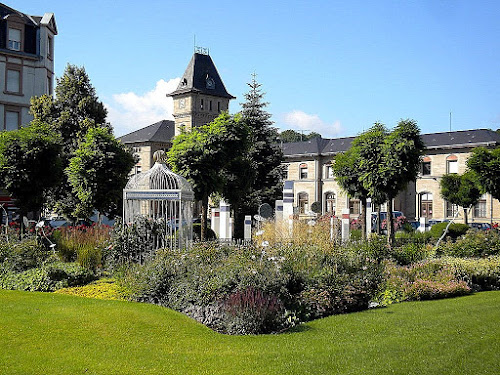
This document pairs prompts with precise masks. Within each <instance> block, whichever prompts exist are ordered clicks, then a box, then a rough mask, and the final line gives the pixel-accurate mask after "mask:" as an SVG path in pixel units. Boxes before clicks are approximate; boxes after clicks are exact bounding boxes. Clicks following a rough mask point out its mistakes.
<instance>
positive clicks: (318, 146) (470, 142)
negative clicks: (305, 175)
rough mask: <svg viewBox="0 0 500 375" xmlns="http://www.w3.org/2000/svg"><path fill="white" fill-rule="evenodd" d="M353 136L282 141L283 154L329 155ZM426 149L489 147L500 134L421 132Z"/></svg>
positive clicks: (498, 140) (345, 146)
mask: <svg viewBox="0 0 500 375" xmlns="http://www.w3.org/2000/svg"><path fill="white" fill-rule="evenodd" d="M354 138H355V137H347V138H333V139H324V138H319V137H318V138H313V139H311V140H308V141H304V142H293V143H284V144H283V145H282V149H283V153H284V154H285V156H290V157H291V156H306V155H311V156H313V155H317V156H319V155H329V154H336V153H338V152H343V151H347V150H348V149H349V147H350V146H351V142H352V141H353V139H354ZM422 140H423V141H424V144H425V147H426V149H428V150H429V149H450V148H464V147H465V148H469V147H480V146H483V147H490V146H496V145H500V134H498V133H497V132H495V131H493V130H490V129H474V130H460V131H455V132H443V133H431V134H422Z"/></svg>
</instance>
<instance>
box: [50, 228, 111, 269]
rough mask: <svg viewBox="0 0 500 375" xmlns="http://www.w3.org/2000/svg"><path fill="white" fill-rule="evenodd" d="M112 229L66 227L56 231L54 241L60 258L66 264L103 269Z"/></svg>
mask: <svg viewBox="0 0 500 375" xmlns="http://www.w3.org/2000/svg"><path fill="white" fill-rule="evenodd" d="M110 230H111V229H110V228H109V227H107V226H100V225H93V226H91V227H86V226H77V227H65V228H60V229H58V230H56V231H54V235H53V236H54V241H55V243H56V251H57V255H58V256H59V258H60V259H61V260H63V261H65V262H74V261H76V262H77V263H78V264H80V266H82V267H83V268H85V269H88V270H91V271H96V269H97V268H99V267H101V268H102V263H103V259H102V258H103V252H104V251H105V249H106V248H107V247H108V246H109V244H110Z"/></svg>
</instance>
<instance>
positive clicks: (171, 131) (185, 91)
mask: <svg viewBox="0 0 500 375" xmlns="http://www.w3.org/2000/svg"><path fill="white" fill-rule="evenodd" d="M167 96H171V97H172V98H173V101H174V111H173V116H174V119H175V120H174V121H170V120H162V121H159V122H157V123H155V124H152V125H149V126H147V127H145V128H142V129H139V130H136V131H134V132H132V133H129V134H126V135H124V136H122V137H120V138H119V139H120V140H121V142H122V143H124V144H126V145H128V146H129V147H131V148H132V149H133V150H134V152H135V154H136V155H137V156H138V157H139V161H138V162H137V164H136V166H135V167H134V170H133V171H132V174H137V173H140V172H141V171H142V172H144V171H146V170H148V169H150V168H151V167H152V166H153V164H154V163H153V153H154V152H155V151H157V150H164V151H167V150H168V149H169V148H170V147H171V146H172V138H173V137H174V135H177V134H179V132H180V129H181V128H182V127H184V128H185V129H186V130H190V129H192V128H193V127H196V126H201V125H204V124H207V123H209V122H210V121H212V120H214V119H215V118H216V117H217V116H219V114H220V113H221V112H222V111H229V101H230V100H231V99H234V96H232V95H230V94H229V93H228V92H227V91H226V87H225V86H224V83H223V82H222V79H221V77H220V75H219V73H218V72H217V68H216V67H215V64H214V62H213V61H212V58H211V57H210V55H208V53H206V52H205V51H204V50H203V49H198V50H197V52H195V53H194V54H193V57H192V58H191V61H190V62H189V64H188V66H187V68H186V71H185V72H184V75H183V76H182V78H181V81H180V83H179V86H178V87H177V89H176V90H175V91H174V92H172V93H171V94H168V95H167Z"/></svg>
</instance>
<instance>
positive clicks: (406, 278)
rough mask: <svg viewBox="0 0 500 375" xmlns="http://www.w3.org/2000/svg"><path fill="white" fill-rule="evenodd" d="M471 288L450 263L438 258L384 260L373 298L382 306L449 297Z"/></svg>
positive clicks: (468, 290)
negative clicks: (382, 276) (380, 283)
mask: <svg viewBox="0 0 500 375" xmlns="http://www.w3.org/2000/svg"><path fill="white" fill-rule="evenodd" d="M470 292H471V288H470V287H469V286H468V285H467V283H466V282H465V281H464V280H462V279H460V278H459V277H458V276H457V275H456V273H455V271H454V269H453V267H451V266H449V265H447V264H445V263H443V262H441V261H439V260H426V261H423V262H419V263H414V264H412V265H408V266H397V265H395V264H393V263H390V262H389V263H386V281H385V283H384V284H383V287H382V288H381V289H380V294H379V296H378V298H377V302H378V303H380V304H381V305H382V306H387V305H390V304H392V303H397V302H403V301H416V300H428V299H439V298H449V297H456V296H461V295H465V294H468V293H470Z"/></svg>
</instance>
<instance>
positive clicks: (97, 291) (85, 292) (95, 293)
mask: <svg viewBox="0 0 500 375" xmlns="http://www.w3.org/2000/svg"><path fill="white" fill-rule="evenodd" d="M55 293H59V294H67V295H71V296H79V297H86V298H96V299H109V300H126V299H127V298H128V297H129V292H128V291H127V290H126V289H125V288H124V287H122V286H121V285H120V284H118V283H117V282H116V281H115V280H113V279H100V280H96V281H94V282H92V283H90V284H87V285H84V286H76V287H70V288H62V289H58V290H56V291H55Z"/></svg>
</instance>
